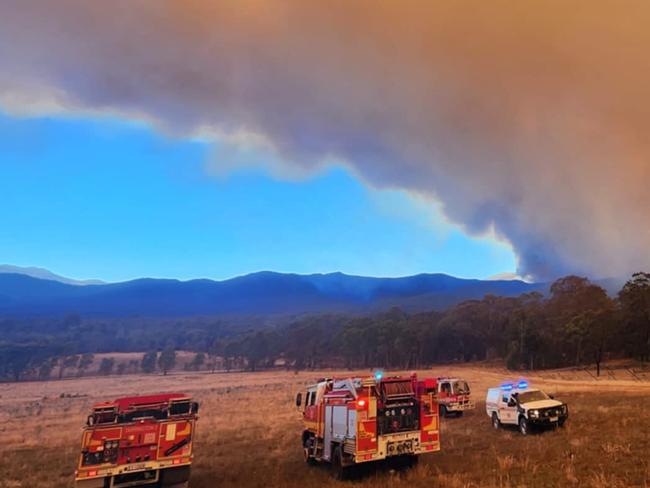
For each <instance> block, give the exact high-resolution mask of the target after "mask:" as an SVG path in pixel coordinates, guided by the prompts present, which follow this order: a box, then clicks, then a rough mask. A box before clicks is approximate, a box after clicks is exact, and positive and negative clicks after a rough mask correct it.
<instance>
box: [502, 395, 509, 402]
mask: <svg viewBox="0 0 650 488" xmlns="http://www.w3.org/2000/svg"><path fill="white" fill-rule="evenodd" d="M501 401H502V402H503V403H508V395H503V398H502V399H501Z"/></svg>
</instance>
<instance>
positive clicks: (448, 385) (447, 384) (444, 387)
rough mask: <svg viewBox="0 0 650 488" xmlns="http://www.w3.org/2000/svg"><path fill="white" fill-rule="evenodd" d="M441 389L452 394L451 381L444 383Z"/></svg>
mask: <svg viewBox="0 0 650 488" xmlns="http://www.w3.org/2000/svg"><path fill="white" fill-rule="evenodd" d="M440 390H441V391H442V392H443V393H446V394H447V395H451V385H450V384H449V383H443V384H442V386H441V387H440Z"/></svg>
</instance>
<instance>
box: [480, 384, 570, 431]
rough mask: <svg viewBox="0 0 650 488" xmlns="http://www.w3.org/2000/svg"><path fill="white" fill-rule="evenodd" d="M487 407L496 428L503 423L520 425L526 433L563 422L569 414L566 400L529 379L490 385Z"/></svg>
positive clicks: (521, 429)
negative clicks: (527, 380)
mask: <svg viewBox="0 0 650 488" xmlns="http://www.w3.org/2000/svg"><path fill="white" fill-rule="evenodd" d="M485 411H486V413H487V415H488V417H490V418H491V419H492V425H493V427H494V428H495V429H498V428H499V427H501V425H503V424H505V425H507V424H510V425H517V426H518V427H519V431H520V432H521V433H522V434H523V435H526V434H528V432H529V430H530V428H531V427H555V426H560V427H561V426H562V425H564V422H566V419H567V418H568V417H569V407H568V406H567V404H566V403H562V402H560V401H558V400H555V399H554V398H553V397H552V396H549V395H547V394H546V393H544V392H543V391H542V390H539V389H537V388H529V386H528V383H527V382H525V381H520V382H519V383H517V384H513V383H506V384H503V385H501V386H500V387H498V388H490V389H489V390H488V392H487V396H486V398H485Z"/></svg>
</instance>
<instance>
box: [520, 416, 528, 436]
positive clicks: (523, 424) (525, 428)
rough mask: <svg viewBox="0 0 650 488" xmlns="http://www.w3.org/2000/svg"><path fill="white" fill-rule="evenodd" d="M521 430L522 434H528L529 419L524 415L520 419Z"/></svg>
mask: <svg viewBox="0 0 650 488" xmlns="http://www.w3.org/2000/svg"><path fill="white" fill-rule="evenodd" d="M519 432H521V435H528V421H527V420H526V419H525V418H524V417H521V418H520V419H519Z"/></svg>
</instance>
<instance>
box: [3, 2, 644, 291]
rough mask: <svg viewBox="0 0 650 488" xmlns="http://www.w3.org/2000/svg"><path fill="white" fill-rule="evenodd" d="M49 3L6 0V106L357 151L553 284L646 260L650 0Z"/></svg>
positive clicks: (384, 180) (384, 183)
mask: <svg viewBox="0 0 650 488" xmlns="http://www.w3.org/2000/svg"><path fill="white" fill-rule="evenodd" d="M47 3H48V2H37V1H29V0H0V101H1V102H2V103H4V105H5V107H6V108H8V109H11V110H23V109H24V110H27V109H28V105H29V103H27V102H28V101H31V102H30V103H31V104H32V106H31V107H29V110H32V111H34V110H35V111H37V112H38V111H39V110H43V111H46V110H48V108H47V107H51V106H52V104H51V103H45V102H44V100H45V101H47V100H49V101H51V99H55V100H56V104H59V105H60V104H63V105H65V106H67V107H69V108H71V109H90V110H99V111H102V110H110V111H117V112H120V113H125V114H130V115H132V116H134V117H142V118H146V119H147V120H152V121H154V122H155V123H156V124H157V125H159V126H160V127H162V128H164V129H165V130H168V131H172V132H174V133H176V134H179V135H186V134H194V133H196V132H197V131H199V130H201V131H203V132H204V133H205V131H206V129H208V132H209V133H213V134H222V135H224V134H225V135H227V134H229V133H232V132H238V131H245V132H246V133H249V134H256V135H258V136H260V137H261V138H263V139H264V140H268V141H269V142H270V144H272V146H273V148H274V150H275V151H277V153H279V154H280V155H281V156H282V157H283V159H284V160H285V161H286V162H287V164H289V165H298V166H301V167H307V168H309V167H313V166H316V165H318V164H320V163H321V162H322V161H323V160H324V159H328V160H331V159H336V160H343V161H345V162H346V164H348V165H350V166H352V167H353V168H354V169H355V170H356V171H357V172H358V174H360V175H362V177H363V178H365V179H366V181H368V182H369V183H370V184H372V185H375V186H377V187H393V188H402V189H405V190H407V191H410V192H414V193H418V194H421V195H424V196H427V197H431V198H433V199H436V200H439V201H440V202H442V204H443V207H444V211H445V214H446V215H447V216H448V217H449V218H450V219H451V220H453V221H454V222H457V223H459V224H461V225H462V226H463V227H464V228H465V229H466V230H467V231H468V232H470V233H482V232H486V231H487V230H489V229H492V228H493V229H495V231H496V233H497V234H498V235H500V236H502V237H504V238H506V239H508V240H509V241H510V242H511V243H512V244H513V246H514V248H515V251H516V252H517V255H518V258H519V267H520V269H519V272H520V273H521V274H525V275H531V276H533V277H535V278H537V279H551V278H554V277H556V276H558V275H560V274H563V273H567V272H578V273H587V274H590V275H592V276H620V275H622V274H625V273H629V272H631V271H636V270H638V269H640V268H647V267H648V266H650V225H649V223H648V217H649V210H650V191H648V186H649V184H650V142H649V141H648V137H647V133H648V131H649V129H650V56H648V53H650V29H648V26H649V25H650V3H648V2H646V1H645V0H644V1H628V2H615V1H611V2H610V1H599V2H593V1H564V0H563V1H547V0H545V1H532V0H531V1H527V2H517V1H491V2H486V1H482V0H477V1H454V2H449V1H433V0H423V1H396V0H395V1H377V0H357V1H347V0H345V1H343V0H341V1H334V0H327V1H325V0H323V1H320V2H303V1H300V0H295V1H250V0H248V1H242V0H232V1H208V0H206V1H189V2H188V1H183V2H175V3H174V2H159V1H153V0H151V1H145V0H140V1H136V2H133V1H129V0H117V1H111V2H87V1H82V0H78V1H70V0H64V1H60V2H57V3H56V4H53V3H50V4H49V5H46V4H47ZM56 104H55V105H56ZM39 107H41V108H40V109H39ZM210 131H212V132H210ZM215 137H218V136H215Z"/></svg>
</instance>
